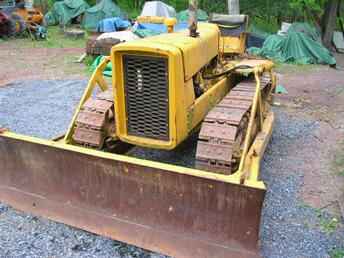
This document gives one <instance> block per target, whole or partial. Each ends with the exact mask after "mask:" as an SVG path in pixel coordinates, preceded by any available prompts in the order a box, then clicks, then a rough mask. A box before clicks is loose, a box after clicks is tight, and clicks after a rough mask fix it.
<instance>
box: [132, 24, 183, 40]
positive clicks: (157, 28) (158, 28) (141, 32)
mask: <svg viewBox="0 0 344 258" xmlns="http://www.w3.org/2000/svg"><path fill="white" fill-rule="evenodd" d="M187 28H188V24H187V23H184V22H182V23H177V24H176V25H175V26H174V31H180V30H184V29H187ZM133 32H134V33H135V34H136V35H138V36H139V37H141V38H145V37H148V36H154V35H158V34H161V33H167V27H166V25H165V24H156V23H139V24H138V25H137V26H136V27H135V28H134V30H133Z"/></svg>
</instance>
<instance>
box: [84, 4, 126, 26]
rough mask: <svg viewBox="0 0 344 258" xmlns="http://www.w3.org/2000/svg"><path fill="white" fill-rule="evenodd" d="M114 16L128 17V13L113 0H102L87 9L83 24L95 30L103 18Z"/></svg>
mask: <svg viewBox="0 0 344 258" xmlns="http://www.w3.org/2000/svg"><path fill="white" fill-rule="evenodd" d="M112 17H120V18H126V14H125V13H124V12H122V10H121V9H120V8H119V7H118V6H117V5H116V4H115V3H114V2H113V1H112V0H102V1H101V2H100V3H99V4H97V5H95V6H93V7H91V8H89V9H88V10H86V12H85V16H84V19H83V26H84V28H85V29H86V30H89V31H95V30H96V28H97V25H98V23H99V22H100V21H101V20H103V19H105V18H112Z"/></svg>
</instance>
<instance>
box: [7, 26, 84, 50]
mask: <svg viewBox="0 0 344 258" xmlns="http://www.w3.org/2000/svg"><path fill="white" fill-rule="evenodd" d="M14 40H15V41H16V44H17V45H18V46H19V47H23V48H25V47H26V48H84V47H85V42H86V36H85V38H84V39H71V38H67V37H65V36H64V35H63V33H62V32H61V29H60V28H59V27H58V26H49V27H48V36H47V39H46V40H38V41H37V40H32V39H31V37H30V36H28V35H27V36H26V37H22V38H15V39H6V40H3V42H10V41H14Z"/></svg>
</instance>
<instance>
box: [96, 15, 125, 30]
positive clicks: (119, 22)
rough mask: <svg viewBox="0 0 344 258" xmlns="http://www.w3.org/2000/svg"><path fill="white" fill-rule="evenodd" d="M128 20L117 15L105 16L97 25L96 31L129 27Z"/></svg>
mask: <svg viewBox="0 0 344 258" xmlns="http://www.w3.org/2000/svg"><path fill="white" fill-rule="evenodd" d="M130 25H131V24H130V22H129V21H127V20H123V19H122V18H119V17H114V18H106V19H104V20H101V21H100V22H99V23H98V25H97V31H98V32H113V31H120V30H125V29H127V28H129V27H130Z"/></svg>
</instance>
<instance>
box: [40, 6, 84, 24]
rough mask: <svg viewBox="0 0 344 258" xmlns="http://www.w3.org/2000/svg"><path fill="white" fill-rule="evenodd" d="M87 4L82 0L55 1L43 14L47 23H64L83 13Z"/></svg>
mask: <svg viewBox="0 0 344 258" xmlns="http://www.w3.org/2000/svg"><path fill="white" fill-rule="evenodd" d="M88 8H89V5H88V4H87V3H86V2H85V1H84V0H64V1H59V2H55V3H54V5H53V7H52V9H51V11H50V12H48V13H47V14H46V15H45V20H46V22H47V24H48V25H57V24H60V25H66V24H68V23H70V22H71V20H72V19H73V18H76V17H78V16H79V15H81V14H83V13H84V12H85V11H86V10H87V9H88Z"/></svg>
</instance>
